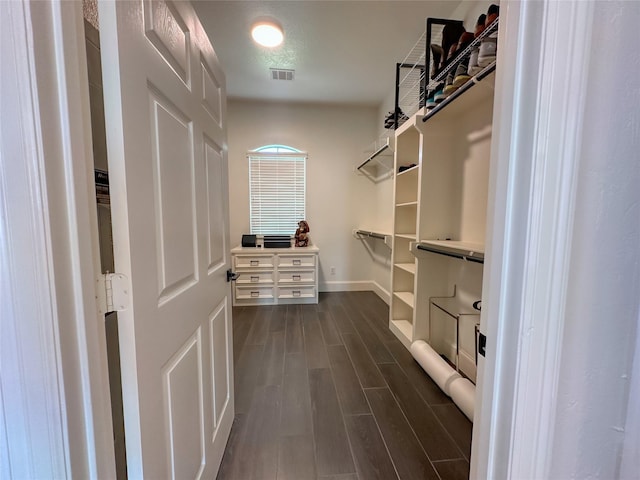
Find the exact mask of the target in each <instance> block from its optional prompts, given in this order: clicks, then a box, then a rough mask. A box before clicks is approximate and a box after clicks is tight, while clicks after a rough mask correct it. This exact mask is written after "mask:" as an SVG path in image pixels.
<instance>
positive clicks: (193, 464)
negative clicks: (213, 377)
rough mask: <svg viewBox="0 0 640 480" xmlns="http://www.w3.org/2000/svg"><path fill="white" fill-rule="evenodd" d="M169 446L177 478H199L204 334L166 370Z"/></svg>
mask: <svg viewBox="0 0 640 480" xmlns="http://www.w3.org/2000/svg"><path fill="white" fill-rule="evenodd" d="M162 377H163V382H164V394H165V401H164V405H165V418H164V424H165V425H166V443H167V451H168V452H169V455H168V456H167V458H168V460H169V468H170V472H171V476H172V477H173V478H197V477H198V476H199V473H200V470H201V467H203V466H204V464H205V462H204V460H205V458H204V453H205V452H204V450H205V449H204V425H203V417H204V414H203V405H202V401H201V399H202V393H203V392H202V355H201V342H200V330H198V331H197V332H196V333H195V334H194V335H193V336H192V337H191V338H189V340H188V341H187V342H186V343H185V344H184V345H183V346H182V348H181V349H180V350H179V351H178V352H176V354H175V355H174V357H173V358H172V359H170V360H169V363H168V364H167V365H166V366H165V367H164V368H163V371H162Z"/></svg>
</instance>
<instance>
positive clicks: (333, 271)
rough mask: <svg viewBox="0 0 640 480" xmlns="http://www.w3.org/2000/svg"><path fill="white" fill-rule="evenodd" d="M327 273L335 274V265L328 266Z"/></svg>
mask: <svg viewBox="0 0 640 480" xmlns="http://www.w3.org/2000/svg"><path fill="white" fill-rule="evenodd" d="M329 273H330V274H331V275H335V274H336V267H331V268H329Z"/></svg>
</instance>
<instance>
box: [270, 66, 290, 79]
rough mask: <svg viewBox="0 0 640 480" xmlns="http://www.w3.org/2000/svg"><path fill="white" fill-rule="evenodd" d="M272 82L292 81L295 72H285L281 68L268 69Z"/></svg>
mask: <svg viewBox="0 0 640 480" xmlns="http://www.w3.org/2000/svg"><path fill="white" fill-rule="evenodd" d="M269 70H271V78H272V79H273V80H293V74H294V73H295V70H285V69H283V68H270V69H269Z"/></svg>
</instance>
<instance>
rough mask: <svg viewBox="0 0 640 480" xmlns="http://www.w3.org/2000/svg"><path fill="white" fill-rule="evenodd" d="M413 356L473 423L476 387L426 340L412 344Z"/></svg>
mask: <svg viewBox="0 0 640 480" xmlns="http://www.w3.org/2000/svg"><path fill="white" fill-rule="evenodd" d="M410 350H411V355H413V358H415V359H416V361H417V362H418V363H419V364H420V366H421V367H422V368H423V369H424V371H425V372H427V374H428V375H429V376H430V377H431V378H432V379H433V381H434V382H436V384H437V385H438V387H440V389H441V390H442V391H443V392H444V393H445V394H446V395H447V396H448V397H451V399H452V400H453V402H454V403H455V404H456V405H457V406H458V408H460V410H462V412H463V413H464V414H465V415H466V416H467V418H468V419H469V420H471V421H472V422H473V411H474V402H475V394H476V387H475V386H474V385H473V383H471V382H470V381H469V380H467V379H466V378H463V377H462V376H461V375H460V374H459V373H458V372H456V371H455V369H454V368H452V367H451V366H450V365H449V364H448V363H447V362H445V361H444V360H443V359H442V357H440V355H438V352H436V351H435V350H434V349H433V348H431V345H429V344H428V343H427V342H425V341H424V340H416V341H415V342H413V343H412V344H411V349H410Z"/></svg>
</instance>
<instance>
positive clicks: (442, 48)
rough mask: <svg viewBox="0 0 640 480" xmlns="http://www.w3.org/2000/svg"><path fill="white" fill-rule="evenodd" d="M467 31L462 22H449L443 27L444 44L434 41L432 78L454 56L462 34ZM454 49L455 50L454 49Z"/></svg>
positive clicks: (432, 47)
mask: <svg viewBox="0 0 640 480" xmlns="http://www.w3.org/2000/svg"><path fill="white" fill-rule="evenodd" d="M464 32H465V30H464V25H462V22H455V23H447V24H446V25H445V26H444V28H443V29H442V45H437V44H435V43H432V44H431V45H430V47H431V54H432V56H433V65H432V66H431V78H433V77H435V76H436V74H437V73H438V72H439V71H440V70H441V69H442V67H444V66H445V65H446V64H447V61H449V60H451V59H452V58H453V53H454V52H455V47H456V45H457V44H458V40H459V39H460V35H462V34H463V33H464ZM452 49H453V51H452Z"/></svg>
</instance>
